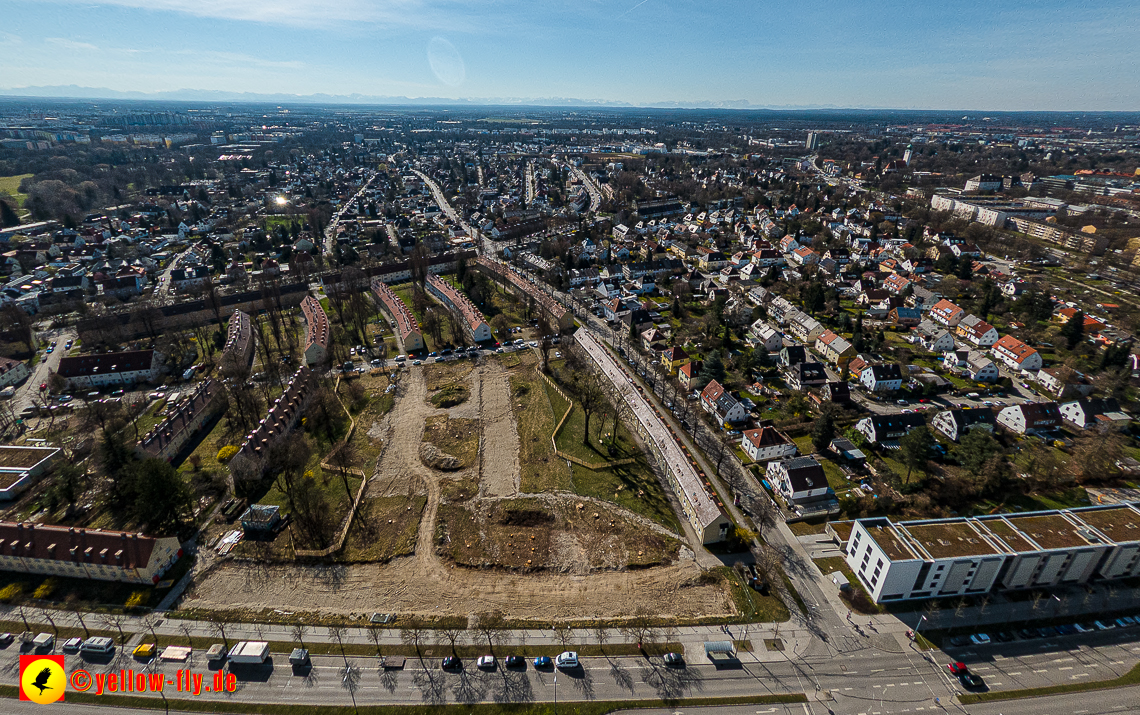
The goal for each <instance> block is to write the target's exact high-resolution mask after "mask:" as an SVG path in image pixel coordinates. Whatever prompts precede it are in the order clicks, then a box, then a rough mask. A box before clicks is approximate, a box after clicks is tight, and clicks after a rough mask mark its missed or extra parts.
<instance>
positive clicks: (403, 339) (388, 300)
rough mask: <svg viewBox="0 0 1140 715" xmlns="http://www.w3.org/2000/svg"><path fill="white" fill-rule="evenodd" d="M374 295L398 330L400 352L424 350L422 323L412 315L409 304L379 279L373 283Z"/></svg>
mask: <svg viewBox="0 0 1140 715" xmlns="http://www.w3.org/2000/svg"><path fill="white" fill-rule="evenodd" d="M372 295H373V296H374V297H375V298H376V301H377V302H378V303H379V304H380V306H381V307H382V308H383V309H384V312H385V313H387V315H388V319H389V321H391V323H392V325H393V326H394V327H395V329H396V338H397V339H398V340H399V344H400V352H402V353H414V352H416V351H419V350H423V349H424V336H423V332H422V331H421V330H420V323H419V321H418V320H416V316H415V315H413V314H412V311H411V309H410V308H409V307H408V305H407V303H405V302H404V301H403V299H401V298H400V296H398V295H396V293H395V292H394V291H393V290H392V289H391V288H389V287H388V284H387V283H385V282H384V281H382V280H380V279H379V278H376V279H373V281H372Z"/></svg>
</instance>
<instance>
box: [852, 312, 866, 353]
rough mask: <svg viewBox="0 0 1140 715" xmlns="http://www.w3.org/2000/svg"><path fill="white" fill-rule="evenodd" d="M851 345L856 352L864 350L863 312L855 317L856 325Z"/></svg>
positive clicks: (853, 329)
mask: <svg viewBox="0 0 1140 715" xmlns="http://www.w3.org/2000/svg"><path fill="white" fill-rule="evenodd" d="M851 345H852V347H854V348H855V352H863V312H862V311H860V312H859V315H858V316H856V318H855V327H854V328H852V331H851Z"/></svg>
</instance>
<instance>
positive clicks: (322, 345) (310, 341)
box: [301, 295, 332, 365]
mask: <svg viewBox="0 0 1140 715" xmlns="http://www.w3.org/2000/svg"><path fill="white" fill-rule="evenodd" d="M301 315H302V316H303V317H304V318H305V364H306V365H318V364H320V363H323V362H324V361H325V359H326V358H327V357H328V354H329V341H330V340H332V332H331V329H330V327H329V317H328V316H327V315H325V309H324V308H322V307H321V303H320V301H318V300H317V299H316V298H314V297H313V296H311V295H307V296H305V299H304V300H303V301H301Z"/></svg>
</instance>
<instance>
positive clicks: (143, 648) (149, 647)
mask: <svg viewBox="0 0 1140 715" xmlns="http://www.w3.org/2000/svg"><path fill="white" fill-rule="evenodd" d="M154 651H155V644H154V643H139V644H138V645H137V646H136V647H135V650H134V653H133V655H134V656H135V657H136V658H153V657H154Z"/></svg>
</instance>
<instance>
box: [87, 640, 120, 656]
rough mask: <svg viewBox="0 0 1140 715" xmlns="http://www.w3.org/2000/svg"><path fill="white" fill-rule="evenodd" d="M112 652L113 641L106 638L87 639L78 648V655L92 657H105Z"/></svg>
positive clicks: (113, 647) (113, 648)
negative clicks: (91, 655) (87, 654)
mask: <svg viewBox="0 0 1140 715" xmlns="http://www.w3.org/2000/svg"><path fill="white" fill-rule="evenodd" d="M113 650H115V641H113V640H111V639H110V638H108V637H106V636H95V637H94V638H88V639H87V640H85V641H83V644H82V645H81V646H79V652H80V653H91V654H94V655H106V654H108V653H110V652H111V651H113Z"/></svg>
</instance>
